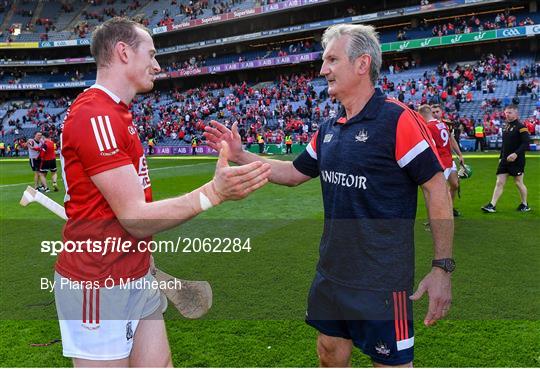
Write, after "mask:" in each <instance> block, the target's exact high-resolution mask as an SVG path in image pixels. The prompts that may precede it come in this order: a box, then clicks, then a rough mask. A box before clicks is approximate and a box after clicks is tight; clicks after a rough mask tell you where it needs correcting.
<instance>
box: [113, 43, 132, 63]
mask: <svg viewBox="0 0 540 369" xmlns="http://www.w3.org/2000/svg"><path fill="white" fill-rule="evenodd" d="M129 52H130V50H129V45H128V44H126V43H125V42H122V41H119V42H117V43H116V45H114V53H115V54H116V56H117V57H118V59H119V60H120V61H121V62H122V63H125V64H127V62H128V59H129Z"/></svg>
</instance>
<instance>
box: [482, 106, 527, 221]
mask: <svg viewBox="0 0 540 369" xmlns="http://www.w3.org/2000/svg"><path fill="white" fill-rule="evenodd" d="M504 117H505V120H506V124H505V125H504V128H503V143H502V148H501V154H500V156H499V166H498V167H497V182H496V183H495V189H494V190H493V196H492V197H491V201H490V202H489V203H488V204H487V205H485V206H483V207H482V210H483V211H484V212H485V213H495V212H497V209H496V206H497V201H499V198H500V197H501V195H502V194H503V190H504V185H505V184H506V180H507V179H508V176H512V177H514V183H515V184H516V187H517V189H518V192H519V196H520V198H521V203H520V204H519V205H518V207H517V209H516V210H518V211H521V212H524V213H525V212H528V211H531V208H530V207H529V204H528V203H527V186H525V183H524V182H523V176H524V175H525V151H527V150H528V148H529V141H530V136H529V131H528V129H527V127H525V125H523V123H521V122H520V121H519V120H518V118H519V113H518V108H517V106H516V105H508V106H507V107H506V108H504Z"/></svg>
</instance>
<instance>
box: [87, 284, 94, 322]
mask: <svg viewBox="0 0 540 369" xmlns="http://www.w3.org/2000/svg"><path fill="white" fill-rule="evenodd" d="M88 299H89V300H90V306H89V307H88V310H90V312H89V317H88V323H92V320H93V314H92V312H93V308H94V290H93V289H92V288H90V296H88Z"/></svg>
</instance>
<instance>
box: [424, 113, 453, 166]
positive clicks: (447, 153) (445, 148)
mask: <svg viewBox="0 0 540 369" xmlns="http://www.w3.org/2000/svg"><path fill="white" fill-rule="evenodd" d="M427 126H428V128H429V131H430V132H431V136H433V141H434V142H435V146H436V147H437V152H438V153H439V157H440V159H441V164H442V165H443V168H444V169H446V168H452V165H453V160H452V151H451V147H450V132H449V131H448V126H447V125H446V124H445V123H443V122H440V121H438V120H437V119H432V120H430V121H429V122H427Z"/></svg>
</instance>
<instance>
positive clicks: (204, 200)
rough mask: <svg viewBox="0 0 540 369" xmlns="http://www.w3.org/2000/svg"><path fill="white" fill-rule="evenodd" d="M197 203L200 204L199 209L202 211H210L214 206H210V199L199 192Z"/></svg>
mask: <svg viewBox="0 0 540 369" xmlns="http://www.w3.org/2000/svg"><path fill="white" fill-rule="evenodd" d="M199 202H200V204H201V209H202V210H203V211H205V210H208V209H210V208H211V207H213V206H214V205H212V202H211V201H210V199H209V198H208V197H206V195H205V194H204V193H202V191H201V192H199Z"/></svg>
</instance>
